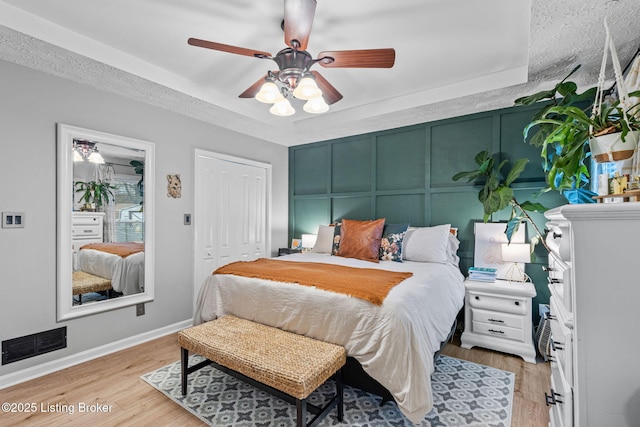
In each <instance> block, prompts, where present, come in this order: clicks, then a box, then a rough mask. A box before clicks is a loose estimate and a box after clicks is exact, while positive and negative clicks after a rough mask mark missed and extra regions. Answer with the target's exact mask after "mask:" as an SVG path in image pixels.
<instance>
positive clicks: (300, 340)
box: [178, 316, 346, 427]
mask: <svg viewBox="0 0 640 427" xmlns="http://www.w3.org/2000/svg"><path fill="white" fill-rule="evenodd" d="M178 343H179V344H180V346H181V363H182V394H183V395H186V394H187V376H188V374H190V373H192V372H194V371H196V370H198V369H200V368H203V367H204V366H206V365H209V364H213V365H214V366H215V367H216V368H217V369H219V370H221V371H223V372H226V373H228V374H230V375H232V376H234V377H236V378H239V379H241V380H242V381H245V382H247V383H249V384H252V385H254V386H256V387H258V388H261V389H263V390H265V391H268V392H269V393H271V394H274V395H275V396H277V397H279V398H281V399H283V400H285V401H288V402H291V403H295V404H296V418H297V424H296V425H297V426H298V427H301V426H305V425H306V426H315V425H317V424H318V423H319V422H320V420H321V419H323V418H324V417H325V416H326V415H327V414H328V413H329V412H330V411H331V410H332V409H333V407H334V406H337V409H338V420H339V421H342V418H343V386H342V375H341V374H342V371H341V368H342V366H343V365H344V364H345V361H346V351H345V349H344V348H343V347H341V346H339V345H335V344H330V343H326V342H323V341H318V340H315V339H312V338H308V337H305V336H302V335H298V334H294V333H291V332H286V331H283V330H280V329H277V328H273V327H270V326H265V325H262V324H259V323H254V322H251V321H248V320H244V319H239V318H237V317H234V316H224V317H221V318H218V319H216V320H212V321H210V322H206V323H203V324H201V325H198V326H194V327H191V328H188V329H185V330H183V331H181V332H179V333H178ZM189 351H192V352H194V353H196V354H200V355H202V356H204V357H205V358H206V359H208V360H205V361H203V362H200V363H198V364H196V365H194V366H191V367H189V366H188V362H189ZM334 374H335V375H334ZM331 376H334V377H335V382H336V395H335V396H334V397H333V398H332V399H331V400H330V401H329V402H328V403H327V404H326V405H325V406H324V407H322V408H320V407H318V406H315V405H312V404H311V403H309V402H307V397H309V395H310V394H311V393H312V392H313V391H314V390H316V389H317V388H318V387H320V385H322V384H323V383H324V382H325V381H326V380H328V379H329V378H330V377H331ZM307 411H309V412H311V413H313V414H315V415H316V416H315V417H314V418H313V419H312V420H311V421H310V422H309V423H308V424H307V421H306V418H307Z"/></svg>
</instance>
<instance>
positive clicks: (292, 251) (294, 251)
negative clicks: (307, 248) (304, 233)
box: [278, 248, 302, 256]
mask: <svg viewBox="0 0 640 427" xmlns="http://www.w3.org/2000/svg"><path fill="white" fill-rule="evenodd" d="M301 252H302V249H293V248H279V249H278V256H282V255H290V254H299V253H301Z"/></svg>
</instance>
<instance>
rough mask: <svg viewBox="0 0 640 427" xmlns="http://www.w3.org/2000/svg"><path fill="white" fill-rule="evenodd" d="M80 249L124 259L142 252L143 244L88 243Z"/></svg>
mask: <svg viewBox="0 0 640 427" xmlns="http://www.w3.org/2000/svg"><path fill="white" fill-rule="evenodd" d="M80 249H81V250H82V249H94V250H96V251H101V252H107V253H110V254H114V255H118V256H121V257H122V258H126V257H128V256H129V255H131V254H135V253H137V252H142V251H144V243H136V242H122V243H88V244H86V245H83V246H82V247H81V248H80Z"/></svg>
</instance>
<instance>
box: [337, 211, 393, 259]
mask: <svg viewBox="0 0 640 427" xmlns="http://www.w3.org/2000/svg"><path fill="white" fill-rule="evenodd" d="M384 220H385V219H384V218H381V219H376V220H373V221H356V220H353V219H343V220H342V226H341V229H340V249H339V250H338V253H337V254H336V255H338V256H341V257H345V258H357V259H362V260H365V261H372V262H378V261H379V257H380V239H381V238H382V230H383V228H384Z"/></svg>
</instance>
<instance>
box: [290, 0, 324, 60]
mask: <svg viewBox="0 0 640 427" xmlns="http://www.w3.org/2000/svg"><path fill="white" fill-rule="evenodd" d="M315 14H316V0H284V42H285V43H286V44H287V46H289V47H291V48H295V46H293V40H297V41H298V42H299V43H300V46H298V47H297V48H298V49H300V50H307V44H308V43H309V34H310V33H311V25H312V24H313V17H314V15H315Z"/></svg>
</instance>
